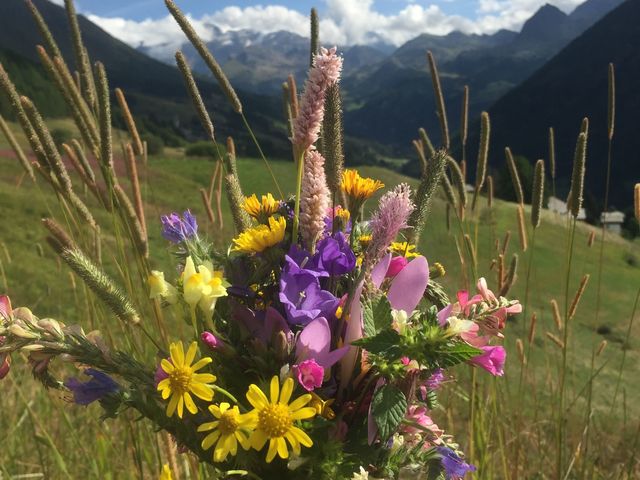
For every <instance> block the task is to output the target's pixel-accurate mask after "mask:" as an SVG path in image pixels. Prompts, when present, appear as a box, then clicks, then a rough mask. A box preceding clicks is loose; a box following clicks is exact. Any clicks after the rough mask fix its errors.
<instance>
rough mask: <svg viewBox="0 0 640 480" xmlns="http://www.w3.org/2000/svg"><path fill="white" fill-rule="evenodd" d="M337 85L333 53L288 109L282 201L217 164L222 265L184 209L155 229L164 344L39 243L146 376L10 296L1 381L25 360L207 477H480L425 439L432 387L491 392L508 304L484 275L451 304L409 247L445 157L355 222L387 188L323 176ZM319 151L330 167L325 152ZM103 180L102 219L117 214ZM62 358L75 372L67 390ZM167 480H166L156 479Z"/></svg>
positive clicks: (435, 269)
mask: <svg viewBox="0 0 640 480" xmlns="http://www.w3.org/2000/svg"><path fill="white" fill-rule="evenodd" d="M168 4H169V5H170V8H175V6H173V7H171V6H172V2H168ZM172 13H174V12H172ZM181 26H182V27H183V29H185V31H187V34H189V32H188V28H187V27H185V26H184V25H181ZM341 68H342V58H341V57H340V56H338V55H337V54H336V50H335V48H334V49H331V50H325V49H321V50H320V51H319V53H318V54H317V55H315V58H314V62H313V66H312V68H311V69H310V72H309V76H308V79H307V82H306V84H305V89H304V93H303V94H302V96H301V98H300V102H299V104H297V103H296V105H295V108H294V106H293V105H290V109H289V114H290V123H291V141H292V146H293V152H294V157H295V159H296V168H297V172H298V176H297V185H296V192H295V195H293V196H292V197H290V198H276V197H274V195H273V194H267V195H262V196H261V197H260V198H258V196H256V195H255V194H253V195H251V196H248V197H245V196H243V195H242V192H241V188H240V185H239V182H238V180H237V175H236V172H235V168H236V167H235V163H234V157H233V154H232V152H229V154H228V155H227V158H226V176H225V184H226V185H227V190H228V191H227V195H228V199H229V202H230V204H231V206H232V213H233V217H234V224H235V227H236V230H237V235H236V236H235V238H234V239H233V241H232V242H231V244H230V245H228V248H226V249H222V250H221V249H216V248H213V246H212V244H211V243H209V242H208V241H207V239H206V238H204V236H203V235H201V233H200V232H199V231H198V225H197V222H196V219H195V218H194V216H193V215H192V214H191V213H190V211H186V212H184V214H183V215H178V214H175V213H173V214H171V215H168V216H163V217H162V218H161V229H162V235H163V237H164V238H165V239H166V240H167V241H168V242H169V243H170V245H171V250H172V252H173V253H174V258H175V260H176V266H177V270H176V271H177V273H176V274H167V275H165V273H163V272H160V271H155V270H151V269H149V275H148V286H147V287H148V302H149V303H150V304H151V305H152V306H153V307H154V308H155V309H156V310H158V311H159V310H160V309H165V311H167V312H168V313H169V312H170V314H172V315H173V316H174V317H177V318H178V319H182V320H183V321H184V322H183V323H182V324H181V325H180V327H182V328H173V329H171V333H170V336H169V338H164V335H163V338H162V340H158V339H157V338H156V336H155V335H153V334H152V333H150V332H148V330H147V329H145V327H144V326H143V325H144V324H145V323H146V322H145V321H144V320H145V319H144V318H141V315H140V314H139V313H138V310H137V309H136V308H135V307H134V306H133V302H132V301H131V300H130V299H129V298H127V296H126V295H125V294H124V293H123V291H122V290H121V289H119V288H118V287H117V286H116V285H115V284H114V282H113V281H112V280H111V279H110V278H109V277H108V276H107V275H106V274H105V273H104V272H103V271H102V270H101V268H99V266H98V265H96V263H95V262H94V261H93V260H92V258H90V256H88V255H86V254H84V253H83V252H82V250H81V249H80V248H79V247H78V246H77V245H76V244H75V243H74V241H73V240H71V239H70V238H69V237H68V236H67V235H66V233H65V232H63V231H62V229H61V228H60V227H59V226H57V225H56V224H55V222H52V221H49V222H48V223H47V224H46V226H47V228H48V229H49V231H50V233H51V235H52V236H51V238H50V239H49V240H50V243H51V246H52V247H53V248H54V249H55V250H56V251H57V252H58V253H59V255H60V256H61V258H62V259H63V260H65V262H66V263H67V264H68V265H69V266H70V267H71V268H72V269H73V270H74V271H75V272H76V273H77V274H78V275H79V276H80V277H81V278H82V279H83V280H85V281H86V282H87V284H88V286H89V287H90V288H91V289H92V290H93V291H94V292H95V294H96V295H97V296H98V297H99V298H100V299H101V300H103V301H104V302H105V303H106V305H107V306H109V307H110V309H111V311H112V312H113V313H114V315H115V316H116V317H118V318H119V319H120V320H122V321H124V322H125V323H126V324H127V325H131V326H132V328H135V327H140V328H141V329H142V331H143V332H144V337H142V338H144V339H148V341H149V343H152V344H153V349H154V351H155V352H156V357H155V359H150V358H143V357H144V356H142V357H139V356H138V355H136V354H135V353H133V352H134V351H135V349H131V350H127V351H124V350H118V349H117V348H115V347H112V346H110V345H108V344H107V343H106V342H105V341H104V340H103V338H102V337H101V336H100V333H99V332H97V331H93V332H88V333H86V332H85V331H84V329H83V328H82V326H81V325H78V324H70V325H67V324H65V323H63V322H61V321H58V320H54V319H51V318H42V319H41V318H38V317H36V316H35V315H34V314H33V313H32V312H31V311H30V310H29V309H27V308H13V307H12V306H11V303H10V301H9V299H8V297H6V296H3V297H0V378H2V377H4V376H6V375H7V374H8V373H9V369H10V362H11V356H12V354H14V356H16V355H15V354H16V353H17V352H22V353H24V354H26V356H27V358H28V360H29V362H30V363H31V366H32V369H33V374H34V376H35V377H36V378H37V379H39V380H40V381H41V382H42V383H43V384H44V386H45V387H47V388H53V389H58V390H62V391H64V392H66V393H67V395H68V396H69V398H72V399H73V401H74V402H75V403H77V404H79V405H88V404H91V403H93V402H99V404H100V406H101V408H102V409H103V411H104V412H103V415H104V417H105V418H113V417H116V416H118V415H120V414H121V413H123V412H124V411H126V410H135V411H136V412H138V413H139V414H140V415H141V416H142V417H143V418H146V419H148V420H149V421H150V422H152V423H153V424H154V425H155V426H156V427H157V428H158V429H159V430H164V431H166V432H168V433H170V434H171V435H172V437H173V438H174V439H175V442H176V443H177V445H178V446H179V448H180V449H181V451H183V452H190V453H191V454H192V455H194V456H195V457H196V458H197V459H198V460H199V461H200V462H202V463H206V464H209V465H210V467H209V468H210V469H211V470H210V472H212V475H215V476H216V478H227V477H232V476H237V475H241V476H247V477H249V478H262V479H268V478H344V479H351V478H353V479H365V478H370V479H374V478H379V479H383V478H384V479H386V478H398V477H399V475H400V474H401V472H406V471H409V472H411V471H413V472H415V473H416V474H428V475H429V477H428V478H461V477H463V476H464V475H465V474H466V473H467V472H470V471H474V470H475V467H474V466H473V465H471V464H470V463H468V462H467V461H465V456H464V453H463V452H462V451H461V449H460V447H459V445H458V444H457V443H456V440H455V439H454V438H453V436H451V435H448V434H447V433H445V431H444V430H443V429H442V428H440V427H439V426H438V424H437V423H438V422H441V421H442V420H443V419H442V418H441V417H440V411H439V410H438V402H437V395H438V390H439V389H440V388H442V386H443V384H445V383H446V382H447V381H449V380H452V379H453V376H452V374H451V373H449V372H450V369H451V368H452V367H454V366H456V365H459V364H465V363H466V364H470V365H472V366H474V367H479V368H482V369H484V370H486V371H487V372H488V373H490V374H492V375H496V376H500V375H502V373H503V365H504V362H505V350H504V348H503V347H502V346H500V345H499V342H500V340H501V338H502V337H503V334H502V331H503V329H504V327H505V324H506V320H507V318H508V316H509V315H511V314H514V313H518V312H519V311H520V305H519V303H518V302H517V301H511V300H508V299H506V298H504V297H502V296H496V295H495V294H494V293H492V291H491V290H490V289H489V288H488V287H487V283H486V282H485V280H484V279H483V278H480V279H479V280H478V282H477V293H475V294H473V295H472V294H470V293H468V292H466V291H460V292H458V293H457V297H456V299H455V301H450V300H449V299H448V297H447V295H446V294H445V293H444V291H443V289H442V288H441V287H440V286H439V285H438V283H437V282H436V280H437V278H438V277H441V276H443V275H444V269H443V267H442V266H441V265H440V264H438V263H433V264H431V266H430V264H429V262H428V261H427V259H426V258H425V257H424V256H423V255H422V254H421V253H420V252H419V250H418V247H417V245H416V243H417V239H418V238H419V234H420V231H421V230H422V228H423V226H424V223H425V219H426V215H427V212H428V209H429V203H430V199H431V197H432V196H433V194H434V191H435V189H436V188H437V186H438V185H439V182H440V180H441V178H444V177H443V176H442V172H443V169H444V165H445V163H446V160H447V156H446V153H445V152H444V151H434V152H433V153H432V155H431V158H430V159H429V163H428V164H426V165H425V168H424V171H423V175H422V179H421V182H420V184H419V186H418V189H417V190H416V191H413V190H412V189H411V188H410V186H409V185H407V184H400V185H398V186H396V187H394V188H392V189H390V190H388V191H387V192H386V193H384V194H383V195H382V196H381V198H380V199H379V202H378V204H377V205H369V206H368V208H366V209H365V206H366V205H365V204H366V203H367V201H368V200H369V199H371V197H372V196H374V194H376V192H378V191H379V190H381V189H383V188H384V185H383V184H382V183H381V182H380V181H378V180H375V179H371V178H364V177H362V176H361V175H360V174H359V173H358V172H357V171H355V170H343V168H342V164H341V159H340V158H338V159H336V157H335V155H332V156H331V162H330V163H329V162H327V164H326V165H325V162H326V160H325V157H323V155H322V154H321V153H320V152H319V149H318V148H317V147H318V143H319V136H320V131H321V125H322V122H323V118H324V117H325V114H324V112H325V103H326V101H327V98H328V97H329V96H330V95H334V94H335V89H336V88H337V84H338V81H339V77H340V72H341ZM229 88H230V86H229ZM331 92H333V93H331ZM296 101H297V99H296ZM101 105H102V104H101ZM334 107H335V105H334ZM329 127H331V125H329ZM325 128H327V124H325ZM105 131H106V130H105ZM325 133H326V135H330V134H331V132H329V131H327V132H325ZM322 150H323V151H324V152H326V154H327V158H329V155H330V154H331V152H330V150H331V149H330V148H328V147H327V144H326V143H325V144H324V148H323V149H322ZM96 151H97V152H99V153H100V150H99V149H98V150H96ZM105 172H106V173H105V176H106V178H110V179H111V183H110V182H109V181H106V184H107V186H108V187H109V186H111V187H113V190H114V192H115V197H114V198H115V199H116V204H115V206H116V207H120V206H121V204H123V203H124V204H126V202H124V200H122V199H123V198H124V199H126V196H125V197H123V196H122V195H124V194H122V193H120V192H121V191H122V190H121V189H120V190H118V189H119V188H120V187H119V186H118V185H117V184H115V183H116V182H115V181H113V179H114V178H115V177H109V175H113V173H112V172H111V170H109V168H105ZM110 172H111V173H110ZM54 173H55V172H54ZM95 186H96V185H95V183H94V187H95ZM98 190H99V188H98V187H96V192H98ZM372 202H373V201H372ZM372 202H371V203H372ZM130 210H131V209H130ZM131 211H133V210H131ZM365 212H370V214H365ZM135 217H136V212H135V211H133V213H131V215H129V217H125V218H126V219H131V218H133V219H134V220H135ZM132 225H134V226H135V225H137V224H136V223H135V221H132ZM157 228H160V226H158V227H157ZM131 231H133V232H134V233H135V231H136V229H135V228H132V229H131ZM138 246H139V245H138ZM139 251H140V252H144V255H143V256H145V258H146V250H145V249H144V248H140V249H139ZM151 264H153V258H152V259H151ZM178 330H179V331H180V332H181V333H180V334H178V333H177V331H178ZM56 361H57V362H67V363H69V364H72V365H73V366H74V368H75V369H76V370H77V372H76V373H75V374H71V375H69V374H68V373H66V374H62V375H64V377H66V378H61V374H60V372H61V370H60V369H56V368H52V367H53V365H54V364H55V363H56ZM162 478H165V479H167V478H171V471H170V469H169V468H165V469H164V471H163V474H162Z"/></svg>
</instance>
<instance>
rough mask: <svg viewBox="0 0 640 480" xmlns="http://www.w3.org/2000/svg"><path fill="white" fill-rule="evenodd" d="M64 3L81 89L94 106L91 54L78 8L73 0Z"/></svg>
mask: <svg viewBox="0 0 640 480" xmlns="http://www.w3.org/2000/svg"><path fill="white" fill-rule="evenodd" d="M64 5H65V8H66V10H67V19H68V23H69V28H70V30H71V40H72V42H71V43H72V44H73V52H74V54H75V57H76V67H77V68H78V71H79V72H80V90H81V91H82V95H83V97H84V99H85V100H86V101H87V103H88V104H89V105H92V106H93V105H95V103H96V92H95V82H94V79H93V73H92V72H91V63H90V62H89V55H88V54H87V50H86V48H84V44H83V43H82V33H81V32H80V25H79V24H78V16H77V15H76V8H75V5H74V4H73V0H64Z"/></svg>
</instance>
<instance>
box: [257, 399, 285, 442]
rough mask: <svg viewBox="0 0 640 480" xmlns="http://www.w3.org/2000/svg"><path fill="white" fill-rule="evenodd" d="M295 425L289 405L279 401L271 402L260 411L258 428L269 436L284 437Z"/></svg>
mask: <svg viewBox="0 0 640 480" xmlns="http://www.w3.org/2000/svg"><path fill="white" fill-rule="evenodd" d="M292 425H293V420H291V415H289V407H288V406H286V405H282V404H279V403H276V404H270V405H267V406H266V407H264V408H263V409H262V410H260V413H258V428H259V429H260V430H262V431H264V432H265V433H266V434H267V436H268V437H270V438H274V437H282V436H283V435H284V434H285V433H287V432H288V431H289V429H290V428H291V426H292Z"/></svg>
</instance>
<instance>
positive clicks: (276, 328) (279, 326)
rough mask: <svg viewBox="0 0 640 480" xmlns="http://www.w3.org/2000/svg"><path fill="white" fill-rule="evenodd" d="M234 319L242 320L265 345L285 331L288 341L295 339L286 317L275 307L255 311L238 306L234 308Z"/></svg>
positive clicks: (251, 332)
mask: <svg viewBox="0 0 640 480" xmlns="http://www.w3.org/2000/svg"><path fill="white" fill-rule="evenodd" d="M232 315H233V318H234V320H236V321H238V322H240V323H241V324H242V325H243V326H244V327H245V328H246V329H247V330H248V332H249V335H251V336H252V337H256V338H257V339H258V340H260V341H261V342H262V343H263V344H264V345H265V346H266V345H269V344H270V343H271V341H272V340H273V338H274V337H275V335H276V334H278V333H279V332H284V334H285V336H286V337H287V340H288V341H292V340H293V332H291V329H290V328H289V325H288V324H287V321H286V320H285V319H284V317H283V316H282V315H281V314H280V312H278V311H277V310H276V309H275V308H273V307H267V309H266V310H265V311H254V310H251V309H250V308H247V307H243V306H236V307H235V308H234V310H233V314H232Z"/></svg>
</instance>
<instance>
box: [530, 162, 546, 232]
mask: <svg viewBox="0 0 640 480" xmlns="http://www.w3.org/2000/svg"><path fill="white" fill-rule="evenodd" d="M543 200H544V160H542V159H540V160H538V161H537V162H536V166H535V170H534V172H533V194H532V196H531V225H533V228H538V227H539V226H540V215H541V213H542V201H543Z"/></svg>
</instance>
